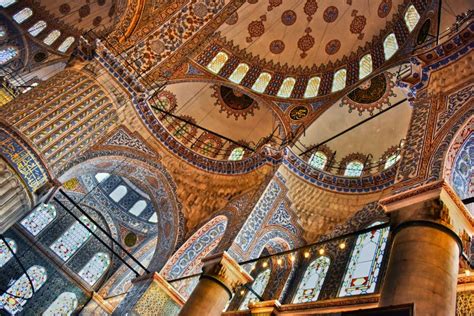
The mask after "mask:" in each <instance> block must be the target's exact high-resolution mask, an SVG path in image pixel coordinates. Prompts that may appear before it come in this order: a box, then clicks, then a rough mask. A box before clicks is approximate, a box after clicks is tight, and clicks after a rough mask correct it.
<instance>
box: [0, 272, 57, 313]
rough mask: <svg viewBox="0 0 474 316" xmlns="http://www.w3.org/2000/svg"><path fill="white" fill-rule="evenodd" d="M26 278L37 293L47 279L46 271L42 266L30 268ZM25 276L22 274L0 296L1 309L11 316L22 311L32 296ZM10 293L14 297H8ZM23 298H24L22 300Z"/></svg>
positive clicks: (31, 290)
mask: <svg viewBox="0 0 474 316" xmlns="http://www.w3.org/2000/svg"><path fill="white" fill-rule="evenodd" d="M26 273H28V277H29V278H30V279H31V282H32V283H33V287H34V291H35V292H36V291H38V290H39V289H40V288H41V287H42V286H43V284H44V283H45V282H46V280H47V279H48V275H47V273H46V269H45V268H43V267H42V266H32V267H30V268H29V269H28V270H26ZM28 277H27V276H26V274H22V275H21V277H20V278H18V279H17V280H16V281H15V282H14V283H13V284H12V285H11V286H10V287H9V288H8V290H7V292H6V293H3V294H2V296H0V304H1V305H3V308H4V309H5V310H6V311H7V312H9V313H10V314H12V315H15V314H17V313H19V312H21V310H22V306H24V305H25V304H26V303H27V302H28V299H29V298H31V297H32V296H33V294H34V293H33V289H32V288H31V284H30V281H29V279H28ZM8 293H12V294H14V295H15V296H17V297H15V296H11V295H8ZM23 297H24V298H23Z"/></svg>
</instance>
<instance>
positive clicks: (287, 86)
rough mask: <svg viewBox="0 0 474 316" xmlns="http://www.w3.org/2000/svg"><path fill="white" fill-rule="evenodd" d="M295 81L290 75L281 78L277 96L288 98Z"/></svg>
mask: <svg viewBox="0 0 474 316" xmlns="http://www.w3.org/2000/svg"><path fill="white" fill-rule="evenodd" d="M295 83H296V80H295V78H291V77H290V78H286V79H285V80H283V83H282V84H281V86H280V90H278V93H277V96H279V97H282V98H289V97H290V96H291V92H292V91H293V87H294V86H295Z"/></svg>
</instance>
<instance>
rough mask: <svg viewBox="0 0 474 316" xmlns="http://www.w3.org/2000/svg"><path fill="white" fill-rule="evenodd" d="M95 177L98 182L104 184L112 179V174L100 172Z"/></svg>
mask: <svg viewBox="0 0 474 316" xmlns="http://www.w3.org/2000/svg"><path fill="white" fill-rule="evenodd" d="M94 177H95V179H96V180H97V182H103V181H105V180H107V179H108V178H109V177H110V173H106V172H99V173H96V174H95V176H94Z"/></svg>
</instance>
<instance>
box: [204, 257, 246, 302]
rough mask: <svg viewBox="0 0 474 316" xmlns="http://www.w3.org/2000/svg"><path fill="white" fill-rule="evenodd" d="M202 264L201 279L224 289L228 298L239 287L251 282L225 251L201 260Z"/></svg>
mask: <svg viewBox="0 0 474 316" xmlns="http://www.w3.org/2000/svg"><path fill="white" fill-rule="evenodd" d="M202 263H203V267H202V271H203V275H202V277H203V278H210V279H213V280H215V281H217V282H218V283H219V284H221V285H222V286H224V287H225V288H226V290H227V291H228V292H229V295H230V297H232V293H234V292H235V290H236V289H237V288H238V287H239V286H241V285H243V284H246V283H248V282H251V281H253V278H252V277H251V276H250V274H248V273H247V271H245V270H244V269H243V268H242V267H241V266H239V264H238V263H237V262H236V261H235V260H234V259H233V258H232V257H231V256H230V255H229V254H228V253H227V252H226V251H224V252H222V253H218V254H215V255H211V256H208V257H206V258H204V259H202Z"/></svg>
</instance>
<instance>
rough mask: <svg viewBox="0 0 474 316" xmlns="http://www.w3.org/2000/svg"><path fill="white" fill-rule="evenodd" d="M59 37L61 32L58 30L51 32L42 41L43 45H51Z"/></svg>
mask: <svg viewBox="0 0 474 316" xmlns="http://www.w3.org/2000/svg"><path fill="white" fill-rule="evenodd" d="M59 36H61V32H60V31H59V30H52V31H51V32H50V33H49V34H48V36H46V38H45V39H44V40H43V43H45V44H46V45H48V46H49V45H52V44H53V43H54V42H56V40H57V39H58V38H59Z"/></svg>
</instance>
